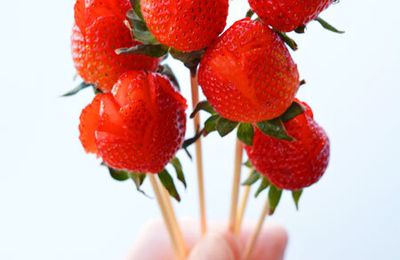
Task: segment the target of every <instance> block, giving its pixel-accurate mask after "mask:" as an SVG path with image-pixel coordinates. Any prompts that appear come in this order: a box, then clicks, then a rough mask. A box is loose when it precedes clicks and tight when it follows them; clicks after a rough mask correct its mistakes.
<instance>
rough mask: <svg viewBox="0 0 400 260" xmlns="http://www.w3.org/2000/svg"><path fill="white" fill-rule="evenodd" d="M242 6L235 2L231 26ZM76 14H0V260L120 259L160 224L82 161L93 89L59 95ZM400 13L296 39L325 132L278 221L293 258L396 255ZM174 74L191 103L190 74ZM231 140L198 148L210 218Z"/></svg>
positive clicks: (360, 18) (342, 11)
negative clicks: (324, 162) (304, 179)
mask: <svg viewBox="0 0 400 260" xmlns="http://www.w3.org/2000/svg"><path fill="white" fill-rule="evenodd" d="M245 2H246V1H245V0H235V1H233V2H232V3H231V7H232V9H234V10H233V14H234V15H233V17H232V18H231V19H230V23H231V22H232V21H233V20H234V19H238V18H239V17H241V16H243V15H244V13H245V12H246V7H245V5H246V4H245ZM72 7H73V1H72V0H69V1H50V0H47V1H46V0H37V1H27V0H22V1H2V3H1V5H0V89H1V93H0V96H1V99H0V167H1V168H0V259H41V260H43V259H121V258H123V257H124V256H125V255H126V253H127V251H128V249H129V248H130V247H131V245H132V243H133V241H134V239H135V236H136V234H137V232H138V230H139V229H140V227H141V225H142V224H143V223H144V222H146V221H147V220H148V219H151V218H155V217H158V216H159V212H158V209H157V207H156V204H155V202H154V201H153V200H149V199H146V198H145V197H143V196H142V195H140V194H138V193H137V192H135V190H134V187H133V184H132V183H117V182H115V181H113V180H111V179H110V177H109V176H108V174H107V172H106V171H105V169H103V168H101V167H100V166H99V162H98V161H97V160H96V159H95V158H94V157H93V156H89V155H85V154H84V152H83V149H82V148H81V145H80V143H79V141H78V131H77V125H78V117H79V114H80V110H81V109H82V108H83V107H84V106H85V105H86V104H87V103H88V102H89V101H90V100H91V98H92V93H91V91H90V90H86V91H85V92H83V93H80V94H79V95H77V96H75V97H72V98H59V95H60V94H62V93H63V92H65V91H66V90H68V89H70V88H71V87H73V86H74V85H75V84H76V82H73V81H72V78H73V76H74V69H73V64H72V62H71V57H70V46H69V37H70V29H71V26H72V17H73V13H72V10H73V9H72ZM399 8H400V4H399V2H398V1H395V0H386V1H377V0H375V1H374V0H364V1H357V0H351V1H349V0H348V1H345V0H344V1H341V2H340V3H339V4H337V5H334V6H332V7H331V8H330V9H329V10H328V11H326V12H325V13H324V14H323V15H322V16H323V17H324V18H326V19H327V20H329V21H330V22H331V23H332V24H334V25H336V26H337V27H339V28H343V29H345V30H346V34H344V35H336V34H333V33H330V32H327V31H325V30H323V29H321V27H320V26H319V25H318V24H315V23H312V24H310V25H309V28H308V30H307V33H306V34H305V35H293V37H294V38H295V39H296V40H297V42H298V44H299V46H300V50H299V51H298V52H297V53H295V54H294V59H295V60H296V62H297V63H298V65H299V69H300V72H301V76H302V77H303V78H305V79H306V80H307V82H308V84H307V85H306V86H304V87H302V88H301V90H300V93H299V95H300V97H301V98H303V99H304V100H306V101H307V102H309V104H310V105H311V106H312V107H313V109H314V112H315V115H316V119H317V120H318V121H319V123H320V124H321V125H323V126H324V127H325V129H326V130H327V132H328V133H329V135H330V138H331V142H332V158H331V164H330V167H329V170H328V171H327V173H326V175H325V177H324V178H323V179H322V180H321V181H320V182H319V183H318V184H317V185H315V186H314V187H312V188H310V189H308V190H307V191H306V192H305V194H304V197H303V198H302V201H301V210H300V211H299V212H296V211H295V209H294V207H293V205H292V203H291V201H290V196H289V194H285V196H284V198H283V201H282V203H281V205H280V208H279V209H278V211H277V213H276V216H274V221H277V222H279V223H281V224H282V225H284V226H285V227H286V228H287V229H288V232H289V234H290V244H289V247H288V251H287V259H289V260H297V259H304V260H320V259H325V260H334V259H371V260H372V259H400V251H399V250H398V246H399V241H400V240H399V237H398V234H399V232H400V224H399V217H398V214H400V202H399V198H398V196H399V192H398V189H399V184H400V183H399V181H400V176H399V174H400V170H399V161H400V154H399V147H400V141H399V136H398V135H399V132H400V117H399V105H398V103H399V102H398V97H399V95H400V90H399V88H400V85H399V74H400V53H399V47H400V37H399V34H398V29H399V26H400V15H399V14H398V10H399ZM176 64H177V63H176ZM176 68H177V69H178V70H177V72H178V74H179V76H180V79H181V85H182V87H183V94H184V95H185V96H186V97H189V94H190V93H189V86H188V77H187V72H186V71H185V69H184V68H183V67H182V66H180V65H179V66H176ZM189 126H191V124H189ZM191 134H192V130H191V129H190V131H189V132H188V135H191ZM233 144H234V142H233V138H232V137H228V138H226V139H224V140H220V139H219V138H217V137H216V136H215V135H212V136H210V137H209V138H208V139H207V140H206V141H205V145H204V150H205V152H204V154H205V159H204V160H205V172H206V188H207V190H206V192H207V202H208V204H207V206H208V216H209V218H210V219H220V220H223V219H226V218H227V215H228V210H229V209H228V207H229V203H228V201H229V194H230V186H231V180H232V168H233V167H232V161H233V146H234V145H233ZM181 157H182V158H185V157H184V155H183V154H182V155H181ZM184 166H185V170H186V173H187V177H188V178H189V185H190V186H189V189H188V191H187V192H185V191H181V192H182V195H183V202H182V203H181V205H180V206H179V207H178V213H179V214H180V216H189V217H197V193H196V192H197V191H196V184H195V183H196V178H195V172H194V167H193V164H192V163H190V161H189V160H187V159H186V158H185V159H184ZM145 189H147V190H149V187H148V186H145ZM261 204H262V201H261V199H259V200H258V201H252V203H251V205H250V210H249V211H248V214H247V215H246V217H247V218H248V219H255V218H257V216H258V213H259V206H260V205H261Z"/></svg>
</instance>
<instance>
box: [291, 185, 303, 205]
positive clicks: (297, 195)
mask: <svg viewBox="0 0 400 260" xmlns="http://www.w3.org/2000/svg"><path fill="white" fill-rule="evenodd" d="M301 194H303V190H295V191H292V198H293V201H294V204H295V205H296V209H297V210H299V201H300V197H301Z"/></svg>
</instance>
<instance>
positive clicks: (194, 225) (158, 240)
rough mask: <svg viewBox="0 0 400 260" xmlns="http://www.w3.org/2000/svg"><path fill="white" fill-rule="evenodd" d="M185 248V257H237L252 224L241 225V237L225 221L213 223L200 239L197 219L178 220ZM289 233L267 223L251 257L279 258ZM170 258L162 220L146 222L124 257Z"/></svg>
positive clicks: (129, 259)
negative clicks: (229, 230) (223, 222)
mask: <svg viewBox="0 0 400 260" xmlns="http://www.w3.org/2000/svg"><path fill="white" fill-rule="evenodd" d="M180 226H181V228H182V232H183V236H184V239H185V241H186V245H187V248H188V252H189V253H188V254H189V255H188V260H239V259H240V255H241V253H242V252H243V249H244V246H245V243H246V241H247V239H248V237H249V236H250V234H251V232H252V231H253V227H252V226H251V225H246V224H244V225H243V229H242V232H241V234H240V237H238V238H236V237H235V236H234V235H232V234H231V233H229V232H228V231H227V228H226V226H225V225H224V224H221V223H212V224H211V225H210V226H209V233H208V234H207V235H206V236H205V237H204V238H203V239H202V238H201V235H200V233H199V231H198V227H199V224H198V222H196V221H191V220H184V221H181V222H180ZM287 241H288V237H287V233H286V231H285V230H284V229H283V228H282V227H281V226H279V225H276V224H272V223H268V224H267V223H266V224H265V226H264V228H263V230H262V231H261V233H260V236H259V238H258V241H257V244H256V246H255V248H254V251H253V254H252V258H251V259H252V260H282V259H283V258H284V253H285V248H286V245H287ZM138 259H140V260H173V259H174V251H173V248H172V244H171V242H170V240H169V236H168V233H167V231H166V229H165V226H164V223H163V222H162V221H161V220H159V221H151V222H149V223H147V224H146V225H145V226H144V227H143V228H142V230H141V231H140V232H139V235H138V237H137V239H136V241H135V243H134V245H133V248H132V249H131V251H130V252H129V255H128V257H127V258H126V260H138Z"/></svg>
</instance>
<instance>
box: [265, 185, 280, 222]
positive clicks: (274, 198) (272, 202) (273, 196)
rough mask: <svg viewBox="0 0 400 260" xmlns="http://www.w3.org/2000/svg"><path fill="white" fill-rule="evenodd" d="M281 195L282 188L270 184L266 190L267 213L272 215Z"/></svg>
mask: <svg viewBox="0 0 400 260" xmlns="http://www.w3.org/2000/svg"><path fill="white" fill-rule="evenodd" d="M281 197H282V190H280V189H278V188H277V187H275V186H273V185H271V187H270V188H269V192H268V200H269V214H270V215H272V214H274V212H275V209H276V207H277V206H278V204H279V201H280V200H281Z"/></svg>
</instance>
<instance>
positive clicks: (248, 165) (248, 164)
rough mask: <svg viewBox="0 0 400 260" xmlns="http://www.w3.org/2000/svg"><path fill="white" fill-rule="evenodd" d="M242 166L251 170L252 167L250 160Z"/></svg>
mask: <svg viewBox="0 0 400 260" xmlns="http://www.w3.org/2000/svg"><path fill="white" fill-rule="evenodd" d="M244 166H246V167H247V168H253V165H252V164H251V162H250V160H247V161H246V162H245V163H244Z"/></svg>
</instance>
